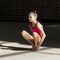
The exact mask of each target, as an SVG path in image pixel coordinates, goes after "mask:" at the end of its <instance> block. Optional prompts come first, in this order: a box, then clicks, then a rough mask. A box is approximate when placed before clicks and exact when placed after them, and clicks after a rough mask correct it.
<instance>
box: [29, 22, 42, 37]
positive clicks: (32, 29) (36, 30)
mask: <svg viewBox="0 0 60 60" xmlns="http://www.w3.org/2000/svg"><path fill="white" fill-rule="evenodd" d="M37 23H38V22H36V24H35V25H36V26H35V27H32V24H29V27H30V29H31V31H32V32H36V33H38V34H39V36H40V37H41V38H42V36H43V34H42V32H41V31H40V30H39V29H38V28H37Z"/></svg>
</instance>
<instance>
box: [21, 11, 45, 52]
mask: <svg viewBox="0 0 60 60" xmlns="http://www.w3.org/2000/svg"><path fill="white" fill-rule="evenodd" d="M37 17H38V15H37V12H36V11H30V13H29V15H28V20H29V22H30V24H29V28H30V30H31V31H32V35H31V34H29V33H28V32H27V31H25V30H23V31H22V36H23V37H24V38H25V39H26V40H27V41H28V42H29V43H30V44H31V45H32V50H33V51H36V50H38V49H39V46H41V45H42V43H43V41H44V39H45V37H46V34H45V32H44V30H43V26H42V24H41V23H39V22H38V21H37Z"/></svg>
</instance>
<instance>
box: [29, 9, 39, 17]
mask: <svg viewBox="0 0 60 60" xmlns="http://www.w3.org/2000/svg"><path fill="white" fill-rule="evenodd" d="M29 13H34V14H35V15H36V16H38V14H37V11H36V10H32V11H30V12H29Z"/></svg>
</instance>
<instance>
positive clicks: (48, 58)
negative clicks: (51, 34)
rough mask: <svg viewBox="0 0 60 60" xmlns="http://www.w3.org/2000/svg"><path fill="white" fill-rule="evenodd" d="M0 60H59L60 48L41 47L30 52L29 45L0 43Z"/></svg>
mask: <svg viewBox="0 0 60 60" xmlns="http://www.w3.org/2000/svg"><path fill="white" fill-rule="evenodd" d="M0 44H1V45H0V60H11V59H14V60H37V59H38V60H40V59H41V60H52V59H53V60H60V48H51V47H44V46H41V47H40V48H39V51H32V50H31V47H32V46H31V45H25V44H20V43H17V42H6V41H0Z"/></svg>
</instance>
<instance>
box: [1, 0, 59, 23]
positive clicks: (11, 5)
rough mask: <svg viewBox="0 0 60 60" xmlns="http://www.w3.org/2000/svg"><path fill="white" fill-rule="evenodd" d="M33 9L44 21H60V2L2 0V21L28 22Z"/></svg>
mask: <svg viewBox="0 0 60 60" xmlns="http://www.w3.org/2000/svg"><path fill="white" fill-rule="evenodd" d="M33 9H35V10H37V11H38V13H39V18H41V19H42V20H43V21H54V22H57V21H60V0H0V21H2V20H4V21H27V14H28V11H29V10H33Z"/></svg>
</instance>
